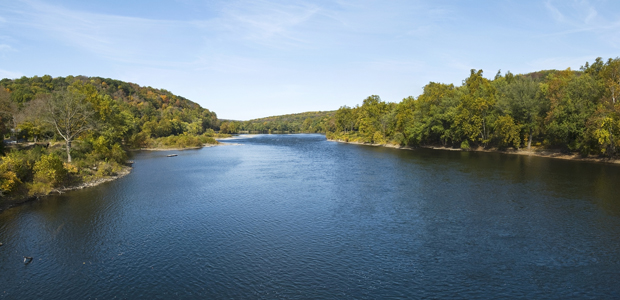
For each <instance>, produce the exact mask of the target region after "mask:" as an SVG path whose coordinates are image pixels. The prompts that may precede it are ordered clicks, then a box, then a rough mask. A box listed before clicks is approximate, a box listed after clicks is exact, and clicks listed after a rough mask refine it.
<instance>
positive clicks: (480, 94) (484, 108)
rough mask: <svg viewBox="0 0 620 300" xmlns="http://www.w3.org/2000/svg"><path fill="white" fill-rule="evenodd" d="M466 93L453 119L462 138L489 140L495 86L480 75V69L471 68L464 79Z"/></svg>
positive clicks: (483, 142) (477, 140)
mask: <svg viewBox="0 0 620 300" xmlns="http://www.w3.org/2000/svg"><path fill="white" fill-rule="evenodd" d="M465 87H466V88H467V93H466V94H465V95H464V97H463V99H462V101H461V103H460V105H459V107H458V112H457V115H456V117H455V120H454V124H455V125H456V126H457V127H458V129H459V131H460V133H461V135H462V137H463V138H466V139H469V140H471V141H474V142H481V143H482V144H483V145H484V146H486V145H487V143H488V142H489V140H490V139H489V133H490V126H489V124H490V123H491V122H490V118H491V114H492V110H493V108H494V107H495V88H494V87H493V85H492V84H491V82H490V81H489V80H488V79H486V78H484V77H482V70H478V71H476V70H471V74H470V76H469V78H467V79H466V80H465Z"/></svg>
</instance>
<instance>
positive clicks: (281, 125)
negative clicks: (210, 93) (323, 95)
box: [220, 111, 336, 134]
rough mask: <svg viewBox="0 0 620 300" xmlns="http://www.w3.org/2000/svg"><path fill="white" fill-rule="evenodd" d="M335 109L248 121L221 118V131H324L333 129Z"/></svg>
mask: <svg viewBox="0 0 620 300" xmlns="http://www.w3.org/2000/svg"><path fill="white" fill-rule="evenodd" d="M335 113H336V112H335V111H310V112H304V113H297V114H288V115H281V116H271V117H266V118H260V119H253V120H249V121H231V120H222V123H221V127H220V132H221V133H263V134H270V133H317V132H320V133H325V132H328V131H334V130H335V129H336V128H335V123H334V114H335Z"/></svg>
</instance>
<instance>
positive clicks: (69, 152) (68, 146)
mask: <svg viewBox="0 0 620 300" xmlns="http://www.w3.org/2000/svg"><path fill="white" fill-rule="evenodd" d="M67 162H71V141H67Z"/></svg>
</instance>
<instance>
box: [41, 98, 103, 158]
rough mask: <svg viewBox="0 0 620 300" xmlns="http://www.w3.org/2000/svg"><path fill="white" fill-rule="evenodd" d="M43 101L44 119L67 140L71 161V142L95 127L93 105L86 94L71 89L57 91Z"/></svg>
mask: <svg viewBox="0 0 620 300" xmlns="http://www.w3.org/2000/svg"><path fill="white" fill-rule="evenodd" d="M43 101H45V107H44V110H43V111H42V116H41V117H42V120H43V121H44V122H47V123H49V124H51V126H53V128H54V129H55V130H56V132H57V133H58V134H59V135H60V136H61V137H62V138H63V139H64V140H65V145H66V151H67V161H68V162H71V143H72V142H73V141H74V140H75V138H77V137H78V136H79V135H80V134H82V133H84V132H86V131H88V130H90V129H92V128H93V115H94V110H93V108H92V105H91V104H90V103H89V102H87V101H86V96H85V95H83V94H80V93H78V92H76V91H71V90H65V91H60V92H55V93H53V94H52V95H51V97H46V98H44V99H43Z"/></svg>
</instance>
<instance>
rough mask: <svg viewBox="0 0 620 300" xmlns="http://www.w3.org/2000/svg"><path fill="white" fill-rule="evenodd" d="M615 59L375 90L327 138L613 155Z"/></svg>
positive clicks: (619, 131)
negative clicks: (382, 93)
mask: <svg viewBox="0 0 620 300" xmlns="http://www.w3.org/2000/svg"><path fill="white" fill-rule="evenodd" d="M619 93H620V59H619V58H615V59H611V58H610V59H608V60H607V61H604V60H603V59H602V58H597V59H596V60H595V61H594V62H593V63H592V64H590V63H587V62H586V64H585V65H584V66H582V67H581V68H580V70H571V69H566V70H562V71H557V70H547V71H539V72H534V73H529V74H518V75H514V74H512V73H510V72H506V73H505V74H501V72H498V73H497V74H496V75H495V77H494V78H493V79H492V80H491V79H487V78H485V77H483V72H482V70H471V73H470V75H469V77H468V78H466V79H465V80H463V84H462V85H461V86H458V87H456V86H454V85H453V84H444V83H435V82H431V83H429V84H427V85H426V86H425V87H424V90H423V93H422V94H421V95H419V96H418V97H417V98H414V97H407V98H405V99H403V100H402V101H401V102H399V103H387V102H384V101H382V100H381V98H380V97H379V96H376V95H373V96H370V97H368V98H366V99H365V100H364V101H363V104H362V105H361V106H359V105H358V106H355V107H347V106H342V107H340V109H338V110H337V111H336V113H335V115H334V123H335V127H336V129H335V130H333V131H327V132H326V135H327V137H328V138H329V139H334V140H342V141H347V142H354V141H356V142H363V143H374V144H387V143H391V144H395V145H407V146H412V147H417V146H443V147H452V148H462V149H472V148H484V149H499V150H506V149H522V148H527V149H530V150H531V149H532V147H536V148H544V149H553V150H556V151H561V152H578V153H580V154H581V155H583V156H588V155H597V156H602V157H613V156H616V155H618V149H617V148H618V144H619V143H620V104H619V103H618V101H617V100H618V94H619Z"/></svg>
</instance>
